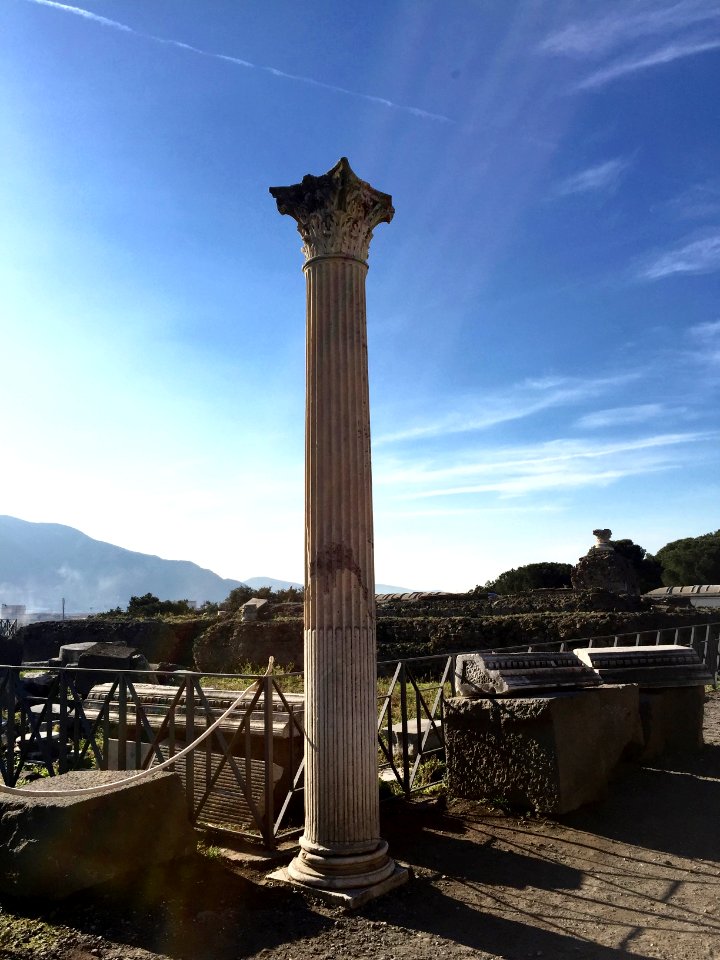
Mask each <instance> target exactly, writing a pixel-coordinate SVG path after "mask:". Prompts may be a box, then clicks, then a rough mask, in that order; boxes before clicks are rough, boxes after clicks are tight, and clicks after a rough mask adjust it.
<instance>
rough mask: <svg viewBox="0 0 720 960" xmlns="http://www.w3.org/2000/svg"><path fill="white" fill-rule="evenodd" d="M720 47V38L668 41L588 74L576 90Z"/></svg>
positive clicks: (589, 87) (599, 84) (601, 84)
mask: <svg viewBox="0 0 720 960" xmlns="http://www.w3.org/2000/svg"><path fill="white" fill-rule="evenodd" d="M718 49H720V39H718V40H707V41H690V42H688V43H669V44H667V45H666V46H664V47H661V48H660V49H659V50H654V51H653V52H652V53H648V54H645V55H643V56H637V57H628V58H627V59H625V60H618V61H616V62H615V63H612V64H610V66H608V67H604V68H603V69H602V70H597V71H596V72H595V73H592V74H590V76H589V77H586V79H585V80H582V81H581V82H580V83H579V84H578V90H589V89H591V88H592V87H601V86H603V85H604V84H606V83H609V82H610V81H611V80H617V79H618V78H619V77H623V76H625V75H626V74H628V73H636V72H637V71H638V70H647V69H648V67H656V66H658V65H659V64H665V63H672V62H673V60H681V59H682V58H683V57H694V56H697V54H699V53H707V52H708V51H710V50H718Z"/></svg>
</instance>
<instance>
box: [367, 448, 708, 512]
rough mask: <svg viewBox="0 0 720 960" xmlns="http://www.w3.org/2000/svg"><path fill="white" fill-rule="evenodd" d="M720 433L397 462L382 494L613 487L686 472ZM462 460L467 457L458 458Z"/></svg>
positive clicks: (386, 467) (380, 469)
mask: <svg viewBox="0 0 720 960" xmlns="http://www.w3.org/2000/svg"><path fill="white" fill-rule="evenodd" d="M718 436H719V435H718V434H717V433H712V432H706V433H699V432H694V433H666V434H654V435H650V436H646V437H639V438H635V439H631V440H627V441H617V440H614V441H607V442H606V443H598V442H597V441H590V440H587V441H584V440H567V439H561V440H553V441H549V442H547V443H543V444H538V445H536V446H530V447H527V446H526V447H499V448H495V449H483V450H482V451H479V452H476V453H475V455H474V457H471V456H469V455H466V457H467V459H465V460H464V462H460V463H456V464H455V465H453V466H450V467H436V466H434V465H433V464H432V463H422V462H413V461H412V460H410V461H402V460H400V461H398V460H395V461H394V462H392V463H383V462H382V461H380V463H379V464H377V467H376V471H375V475H376V483H377V485H378V488H379V490H382V489H383V488H387V490H388V491H389V492H392V490H393V489H395V490H396V491H397V492H396V493H395V494H394V497H395V499H397V500H399V501H406V500H410V501H414V500H418V499H425V498H436V497H457V496H465V495H479V494H498V495H500V496H501V497H517V496H524V495H529V494H532V493H535V492H539V491H546V490H561V489H571V488H576V487H592V486H607V485H608V484H610V483H614V482H616V481H618V480H621V479H622V478H624V477H634V476H642V475H646V474H654V473H658V472H660V471H666V470H672V469H676V468H679V467H681V466H682V465H683V464H684V463H685V460H686V452H685V447H686V446H687V445H688V444H691V443H697V442H699V441H702V440H710V439H717V438H718ZM458 456H461V455H458Z"/></svg>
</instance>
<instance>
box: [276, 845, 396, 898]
mask: <svg viewBox="0 0 720 960" xmlns="http://www.w3.org/2000/svg"><path fill="white" fill-rule="evenodd" d="M408 877H409V874H408V871H407V869H406V868H405V867H398V866H397V864H396V863H395V861H394V860H393V859H392V858H391V857H389V856H388V845H387V843H386V842H385V841H384V840H370V841H366V842H365V843H362V842H360V843H339V844H337V847H336V848H334V847H326V846H321V845H319V844H315V843H312V842H310V841H308V840H307V839H306V838H305V837H301V839H300V853H299V854H298V855H297V856H296V857H295V858H294V860H293V861H292V862H291V863H290V864H289V865H288V867H286V868H283V869H281V870H277V871H275V873H272V874H270V878H271V879H273V880H282V881H284V882H286V883H292V884H293V885H295V886H297V887H304V888H305V889H306V890H307V892H308V893H311V894H313V895H317V896H319V897H321V898H322V899H324V900H327V901H329V902H331V903H334V904H336V905H342V906H345V907H350V908H352V907H358V906H360V905H361V904H363V903H365V902H366V901H367V900H372V899H373V898H374V897H379V896H380V895H381V894H383V893H386V892H387V891H388V890H392V889H393V888H394V887H399V886H400V885H401V884H403V883H406V882H407V880H408Z"/></svg>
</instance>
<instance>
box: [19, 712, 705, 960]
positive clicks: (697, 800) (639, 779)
mask: <svg viewBox="0 0 720 960" xmlns="http://www.w3.org/2000/svg"><path fill="white" fill-rule="evenodd" d="M706 707H707V709H706V742H707V745H706V747H705V748H704V749H703V751H702V752H701V753H700V754H698V755H696V756H693V757H683V758H674V759H667V760H665V761H664V762H662V763H658V764H656V765H653V766H651V767H645V768H637V767H636V768H629V770H628V771H627V772H626V773H625V775H624V776H623V778H622V779H621V780H619V781H618V782H616V783H614V784H613V785H612V787H611V791H610V796H609V797H608V799H607V800H606V801H605V802H604V803H602V804H600V805H598V806H597V807H594V808H591V809H585V810H583V811H581V812H578V813H575V814H573V815H571V816H567V817H564V818H563V819H562V821H561V822H553V821H544V820H538V819H536V818H528V819H517V818H515V817H510V816H504V815H502V814H499V813H493V812H492V811H488V810H486V809H482V808H480V807H479V806H477V805H474V804H468V803H463V804H455V805H451V806H450V807H449V808H447V809H446V808H445V807H444V806H443V805H442V804H439V803H437V802H435V801H424V802H420V803H413V804H409V805H408V804H402V805H397V806H396V807H394V808H393V809H390V810H386V811H385V814H384V823H383V832H384V835H385V836H386V837H387V839H388V840H389V841H390V844H391V850H392V852H393V854H394V855H395V856H396V857H397V858H399V859H401V860H403V861H405V862H407V863H408V864H410V865H411V866H412V867H413V869H414V872H415V880H414V881H413V882H412V883H411V884H409V885H408V886H407V887H405V888H403V889H402V890H400V891H396V892H395V893H393V894H390V895H389V896H387V897H385V898H384V899H381V900H378V901H375V902H374V903H372V904H370V905H368V906H367V907H365V908H364V909H363V910H362V911H361V912H360V913H359V914H355V915H343V914H341V913H338V912H334V911H332V910H330V909H328V908H327V907H324V906H322V905H321V904H318V903H312V902H308V901H307V900H306V899H305V898H304V897H303V896H301V895H300V894H298V893H296V892H295V891H293V890H292V889H289V888H286V887H270V886H265V885H263V882H262V876H263V875H262V873H255V874H253V873H251V872H248V871H246V872H245V875H237V874H235V873H233V872H230V871H229V870H228V867H227V865H226V864H225V863H224V862H222V861H220V860H208V859H207V858H205V857H198V858H197V859H196V860H194V861H192V862H189V863H187V864H185V865H184V866H182V867H181V868H179V867H177V866H174V867H173V868H172V869H171V870H167V871H161V872H156V873H153V874H148V875H146V876H145V877H144V878H142V879H136V881H135V882H134V884H133V886H132V888H131V889H130V890H128V889H125V890H123V891H115V892H109V891H106V892H105V893H104V894H103V895H102V896H98V895H95V896H94V897H93V898H92V899H91V898H89V897H88V895H84V896H80V897H76V898H74V899H73V900H71V901H67V902H65V903H64V904H63V905H62V906H61V907H58V908H55V909H54V910H53V911H49V910H40V911H37V912H34V913H32V915H30V916H28V915H27V913H26V914H25V915H23V913H22V911H21V910H20V908H19V907H18V906H17V905H15V906H12V905H11V904H9V903H3V911H4V912H3V913H0V958H2V960H9V958H13V960H30V958H32V960H43V958H45V960H93V958H102V960H158V958H163V960H164V958H170V960H230V958H233V960H235V958H250V957H257V958H262V960H323V958H331V957H333V958H335V957H340V958H345V957H348V958H353V960H362V958H373V960H393V958H396V960H410V958H413V960H431V958H432V960H438V958H439V957H452V958H464V957H468V958H469V957H474V958H478V960H483V958H503V960H514V958H518V960H519V958H530V957H544V958H552V960H562V958H582V960H586V958H587V960H596V958H597V960H610V958H619V957H626V956H635V957H646V958H650V957H652V958H668V960H670V958H672V960H703V958H714V957H717V958H720V831H719V830H718V821H719V820H720V695H718V694H713V695H712V697H711V699H710V701H709V702H708V704H707V705H706Z"/></svg>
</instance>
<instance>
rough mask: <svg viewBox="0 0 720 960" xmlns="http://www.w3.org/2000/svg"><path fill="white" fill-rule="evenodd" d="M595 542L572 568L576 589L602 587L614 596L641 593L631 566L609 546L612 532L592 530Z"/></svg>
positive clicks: (572, 577)
mask: <svg viewBox="0 0 720 960" xmlns="http://www.w3.org/2000/svg"><path fill="white" fill-rule="evenodd" d="M593 534H594V535H595V540H596V543H595V545H594V546H592V547H590V549H589V550H588V552H587V554H586V555H585V556H584V557H580V559H579V560H578V563H577V566H575V567H573V570H572V574H571V577H570V579H571V581H572V585H573V587H575V589H576V590H583V589H584V590H589V589H592V588H593V587H600V588H602V589H604V590H610V591H611V592H613V593H639V587H638V579H637V574H636V573H635V569H634V568H633V566H632V564H631V563H630V562H629V561H628V560H627V559H626V558H625V557H623V556H622V555H621V554H619V553H617V551H616V550H615V548H614V547H613V545H612V544H611V543H610V537H611V536H612V530H608V529H598V530H593Z"/></svg>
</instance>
